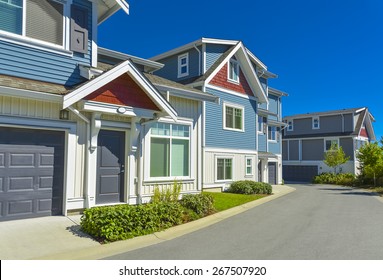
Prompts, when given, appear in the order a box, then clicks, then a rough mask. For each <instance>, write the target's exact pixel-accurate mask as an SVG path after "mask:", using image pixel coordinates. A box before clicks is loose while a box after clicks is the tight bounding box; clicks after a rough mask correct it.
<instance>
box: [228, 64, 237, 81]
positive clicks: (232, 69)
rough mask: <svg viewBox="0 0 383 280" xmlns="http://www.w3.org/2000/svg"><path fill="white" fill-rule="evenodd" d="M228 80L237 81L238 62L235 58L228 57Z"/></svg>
mask: <svg viewBox="0 0 383 280" xmlns="http://www.w3.org/2000/svg"><path fill="white" fill-rule="evenodd" d="M228 68H229V69H228V78H229V81H232V82H236V83H239V63H238V61H236V60H235V59H230V61H229V67H228Z"/></svg>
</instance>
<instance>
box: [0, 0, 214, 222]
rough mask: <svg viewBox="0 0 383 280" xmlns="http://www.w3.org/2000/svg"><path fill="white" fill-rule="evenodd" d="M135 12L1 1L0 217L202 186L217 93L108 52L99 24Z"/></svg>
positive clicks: (112, 4) (109, 4) (105, 3)
mask: <svg viewBox="0 0 383 280" xmlns="http://www.w3.org/2000/svg"><path fill="white" fill-rule="evenodd" d="M128 7H129V6H128V4H127V3H126V2H125V1H123V0H99V1H87V0H57V1H55V0H12V1H0V167H1V168H0V221H4V220H12V219H20V218H31V217H38V216H45V215H67V213H68V212H71V211H78V210H81V209H84V208H89V207H92V206H95V205H106V204H120V203H130V204H136V203H140V202H142V201H148V200H149V199H150V196H151V195H152V193H153V189H154V187H155V186H159V187H163V186H170V185H172V184H173V182H174V180H178V181H179V182H180V183H181V184H182V193H185V192H187V193H190V192H199V191H200V190H201V188H202V179H201V178H202V169H201V168H202V167H201V165H200V162H201V158H202V148H201V147H202V145H201V142H202V127H203V122H202V113H203V103H204V102H207V103H206V104H208V103H209V102H217V97H215V96H213V95H212V94H209V93H204V92H202V91H200V90H197V89H191V88H189V87H186V86H184V85H182V84H178V83H175V82H172V81H169V80H166V79H164V78H160V77H157V76H154V75H152V74H150V73H151V72H153V71H154V70H157V69H160V68H161V67H162V66H163V65H162V64H160V63H157V62H153V61H149V60H145V59H141V58H137V57H133V56H128V55H126V54H121V53H117V52H113V51H110V50H105V49H101V48H99V47H98V42H97V25H98V24H100V23H101V22H102V21H104V20H106V19H107V18H108V17H110V16H111V15H113V14H114V13H115V12H116V11H117V10H119V9H123V10H124V11H125V12H128ZM42 19H43V20H42Z"/></svg>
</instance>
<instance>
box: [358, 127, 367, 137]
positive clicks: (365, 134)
mask: <svg viewBox="0 0 383 280" xmlns="http://www.w3.org/2000/svg"><path fill="white" fill-rule="evenodd" d="M359 135H360V136H363V137H367V138H369V137H368V133H367V130H366V128H364V127H362V129H361V130H360V133H359Z"/></svg>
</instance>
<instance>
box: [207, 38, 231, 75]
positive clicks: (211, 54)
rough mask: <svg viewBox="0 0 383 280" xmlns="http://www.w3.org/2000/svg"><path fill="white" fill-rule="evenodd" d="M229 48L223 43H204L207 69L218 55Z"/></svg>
mask: <svg viewBox="0 0 383 280" xmlns="http://www.w3.org/2000/svg"><path fill="white" fill-rule="evenodd" d="M228 49H229V47H228V46H225V45H217V44H207V45H206V69H205V71H208V70H209V69H210V67H211V66H212V65H213V64H214V63H215V62H216V61H217V60H218V59H219V58H220V56H221V55H222V54H223V53H225V52H226V51H227V50H228Z"/></svg>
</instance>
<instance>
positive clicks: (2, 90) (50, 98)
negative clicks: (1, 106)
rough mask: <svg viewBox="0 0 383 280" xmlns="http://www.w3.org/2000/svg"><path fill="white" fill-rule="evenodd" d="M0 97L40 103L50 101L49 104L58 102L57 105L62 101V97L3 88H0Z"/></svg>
mask: <svg viewBox="0 0 383 280" xmlns="http://www.w3.org/2000/svg"><path fill="white" fill-rule="evenodd" d="M0 95H1V96H8V97H21V98H26V99H34V100H41V101H51V102H58V103H61V102H62V100H63V96H62V95H57V94H53V93H45V92H39V91H33V90H25V89H18V88H11V87H4V86H0Z"/></svg>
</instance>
